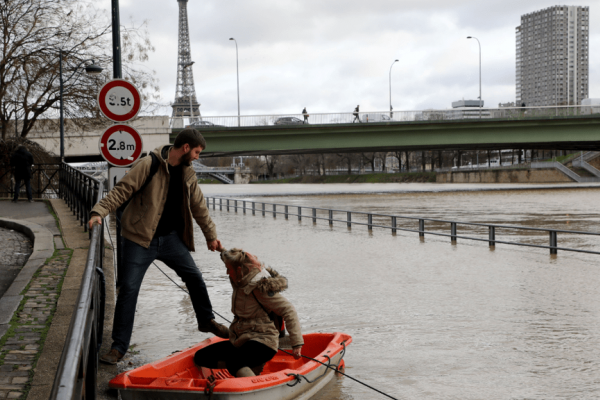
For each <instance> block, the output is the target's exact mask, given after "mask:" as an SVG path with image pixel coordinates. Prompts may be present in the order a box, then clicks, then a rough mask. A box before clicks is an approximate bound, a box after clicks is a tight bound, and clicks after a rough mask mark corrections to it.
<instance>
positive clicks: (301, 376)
mask: <svg viewBox="0 0 600 400" xmlns="http://www.w3.org/2000/svg"><path fill="white" fill-rule="evenodd" d="M108 237H109V238H110V244H111V245H112V246H113V248H114V244H113V241H112V237H111V234H110V229H109V230H108ZM152 264H154V266H155V267H156V268H158V270H159V271H160V272H162V274H163V275H164V276H166V277H167V278H168V279H169V280H170V281H171V282H173V284H175V286H177V287H178V288H179V289H181V290H183V291H184V292H185V293H187V294H189V292H188V291H187V290H185V289H184V288H182V287H181V286H180V285H179V284H178V283H177V282H175V281H174V280H173V279H172V278H171V277H170V276H169V275H167V274H166V273H165V271H163V270H162V269H160V267H159V266H158V265H156V263H155V262H154V261H152ZM213 312H214V313H215V314H217V315H218V316H219V317H221V318H222V319H224V320H225V321H227V322H229V323H230V324H231V321H230V320H228V319H227V318H225V317H224V316H222V315H221V314H219V313H218V312H216V311H215V310H213ZM341 345H342V347H343V350H342V352H341V355H342V356H341V358H340V362H339V363H338V364H337V365H335V364H334V365H328V364H330V363H331V359H330V358H329V356H325V357H327V359H328V360H329V361H328V364H325V363H323V362H321V361H319V360H316V359H314V358H312V357H309V356H306V355H304V354H301V356H302V357H304V358H306V359H308V360H312V361H315V362H317V363H319V364H321V365H324V366H325V367H327V368H330V369H333V370H334V371H336V372H337V373H339V374H342V375H344V376H345V377H347V378H350V379H352V380H353V381H354V382H358V383H360V384H361V385H363V386H366V387H368V388H369V389H371V390H374V391H376V392H377V393H380V394H382V395H384V396H387V397H389V398H390V399H393V400H398V399H397V398H395V397H392V396H390V395H389V394H387V393H384V392H382V391H381V390H379V389H376V388H374V387H373V386H369V385H367V384H366V383H364V382H361V381H359V380H358V379H356V378H353V377H351V376H350V375H348V374H345V373H343V372H342V371H340V368H339V364H340V363H341V362H342V358H343V357H344V354H345V353H346V343H345V342H342V343H341ZM278 349H279V350H281V351H282V352H284V353H286V354H289V355H291V356H292V357H293V356H294V354H293V353H290V352H288V351H285V350H283V349H282V348H278ZM334 367H335V368H334ZM327 368H326V369H325V373H326V372H327ZM325 373H323V375H321V376H319V377H318V378H315V379H314V380H312V381H310V380H309V379H308V378H307V377H305V376H304V375H301V374H287V375H288V376H294V377H295V378H296V382H295V383H294V384H293V385H289V384H288V386H296V385H297V384H298V383H300V382H302V380H301V379H300V378H303V379H304V380H306V382H308V383H313V382H315V381H317V380H319V379H321V378H322V377H323V376H324V375H325ZM213 388H214V385H213V386H212V387H211V388H210V394H209V393H206V390H207V389H208V385H207V387H206V388H205V389H204V390H205V393H206V394H209V396H212V389H213ZM209 400H210V397H209Z"/></svg>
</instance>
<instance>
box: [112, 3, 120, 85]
mask: <svg viewBox="0 0 600 400" xmlns="http://www.w3.org/2000/svg"><path fill="white" fill-rule="evenodd" d="M120 27H121V21H120V17H119V0H112V42H113V79H121V77H122V75H121V28H120Z"/></svg>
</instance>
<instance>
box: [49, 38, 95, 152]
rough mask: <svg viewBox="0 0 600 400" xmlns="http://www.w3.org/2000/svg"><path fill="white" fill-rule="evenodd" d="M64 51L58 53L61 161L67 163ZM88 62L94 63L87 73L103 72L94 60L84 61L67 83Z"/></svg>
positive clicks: (86, 69) (88, 67) (78, 65)
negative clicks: (64, 111)
mask: <svg viewBox="0 0 600 400" xmlns="http://www.w3.org/2000/svg"><path fill="white" fill-rule="evenodd" d="M62 59H63V57H62V49H61V50H59V52H58V61H59V81H60V161H61V162H64V161H65V122H64V113H63V73H62ZM88 61H91V62H92V63H91V64H90V65H86V67H85V72H86V73H88V74H91V75H97V74H99V73H101V72H102V67H99V66H97V65H95V64H94V60H83V61H82V62H80V63H79V64H77V66H76V67H75V68H73V73H72V74H71V76H69V77H68V78H67V81H68V80H69V79H71V78H72V77H73V75H75V73H76V72H77V69H78V68H79V67H80V66H81V65H82V64H83V63H86V62H88Z"/></svg>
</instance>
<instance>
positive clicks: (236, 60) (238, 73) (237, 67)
mask: <svg viewBox="0 0 600 400" xmlns="http://www.w3.org/2000/svg"><path fill="white" fill-rule="evenodd" d="M229 40H233V41H234V42H235V69H236V72H237V97H238V126H240V66H239V63H238V45H237V40H235V39H234V38H229Z"/></svg>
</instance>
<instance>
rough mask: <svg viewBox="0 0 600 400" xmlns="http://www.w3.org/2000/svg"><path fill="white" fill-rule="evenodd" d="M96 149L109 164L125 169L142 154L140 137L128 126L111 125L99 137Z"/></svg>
mask: <svg viewBox="0 0 600 400" xmlns="http://www.w3.org/2000/svg"><path fill="white" fill-rule="evenodd" d="M98 147H99V149H100V154H101V155H102V157H104V159H105V160H106V161H107V162H108V163H109V164H111V165H114V166H115V167H126V166H128V165H131V164H133V163H134V161H135V160H137V159H138V158H139V157H140V155H141V154H142V147H143V143H142V136H141V135H140V134H139V132H138V131H136V130H135V129H133V128H132V127H131V126H129V125H113V126H111V127H110V128H108V129H107V130H106V131H105V132H104V133H103V134H102V136H100V142H99V143H98Z"/></svg>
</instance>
